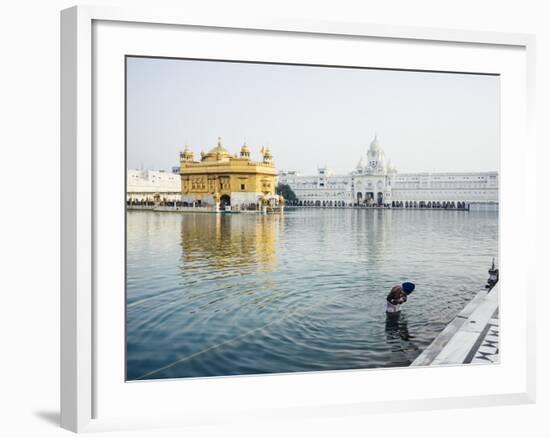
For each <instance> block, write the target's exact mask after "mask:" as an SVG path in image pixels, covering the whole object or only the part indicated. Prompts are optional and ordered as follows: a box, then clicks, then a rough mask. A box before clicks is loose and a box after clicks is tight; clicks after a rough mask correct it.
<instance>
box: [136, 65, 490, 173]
mask: <svg viewBox="0 0 550 438" xmlns="http://www.w3.org/2000/svg"><path fill="white" fill-rule="evenodd" d="M127 72H128V77H127V86H128V94H127V99H128V100H127V111H128V113H127V117H128V119H127V120H128V131H127V132H128V137H127V138H128V167H129V168H136V169H137V168H141V167H143V168H145V169H166V170H168V169H170V168H171V167H172V166H177V165H179V151H180V150H182V149H183V147H184V145H185V144H186V143H187V144H188V145H189V147H190V149H191V150H192V151H193V152H194V153H195V158H198V157H199V154H200V151H201V150H204V151H208V150H209V149H211V148H212V147H214V146H215V145H216V142H217V138H218V137H221V138H222V142H223V144H224V146H225V147H226V149H228V150H229V151H230V152H231V153H234V152H238V151H239V149H240V147H241V145H242V144H243V142H244V141H245V140H246V142H247V144H248V145H249V147H250V149H251V151H252V155H253V157H254V158H255V159H259V150H260V147H261V145H266V146H269V147H270V148H271V151H272V153H273V157H274V161H275V164H276V167H277V169H279V170H283V169H284V170H298V171H300V172H302V173H303V174H312V173H314V172H316V169H317V167H318V166H324V165H327V166H328V167H329V168H331V169H333V170H334V171H336V172H349V171H351V170H353V169H354V168H355V166H356V164H357V162H358V161H359V158H360V157H361V156H362V155H365V154H366V151H367V149H368V146H369V144H370V142H371V140H372V138H373V136H374V135H375V133H377V134H378V138H379V141H380V145H381V147H382V148H383V149H384V150H385V152H386V157H387V158H389V159H391V161H392V164H393V165H394V166H395V167H396V168H397V170H398V171H399V172H421V171H488V170H498V151H499V110H498V108H499V79H498V77H494V76H482V75H465V74H443V73H420V72H404V71H386V70H367V69H344V68H326V67H304V66H293V65H291V66H290V65H266V64H245V63H230V62H211V61H186V60H169V59H150V58H129V59H128V68H127Z"/></svg>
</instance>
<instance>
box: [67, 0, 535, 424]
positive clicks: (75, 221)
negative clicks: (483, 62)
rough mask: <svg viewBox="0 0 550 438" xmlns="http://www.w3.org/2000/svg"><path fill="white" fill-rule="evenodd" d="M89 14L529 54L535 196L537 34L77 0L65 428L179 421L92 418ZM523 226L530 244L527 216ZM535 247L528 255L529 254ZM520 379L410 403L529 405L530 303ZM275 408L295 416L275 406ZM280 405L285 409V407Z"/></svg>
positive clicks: (70, 20) (387, 406)
mask: <svg viewBox="0 0 550 438" xmlns="http://www.w3.org/2000/svg"><path fill="white" fill-rule="evenodd" d="M94 20H106V21H123V22H134V23H144V24H147V23H156V24H176V25H189V26H200V27H203V28H208V27H221V28H237V29H242V30H271V31H281V32H299V33H321V34H334V35H353V36H358V37H382V38H394V39H402V40H425V41H442V42H459V43H471V44H488V45H506V46H515V47H519V48H522V49H524V50H525V52H526V56H527V80H528V86H527V96H526V99H527V112H528V121H527V129H528V137H527V139H526V151H527V153H529V154H530V158H529V161H528V164H529V166H531V168H532V169H533V172H532V173H531V174H530V178H529V180H528V181H526V188H527V190H528V192H529V193H528V194H527V195H526V196H528V197H529V198H531V199H533V198H534V195H533V193H535V173H534V169H535V166H534V160H535V154H534V151H535V143H534V133H533V119H534V118H533V109H534V50H535V40H534V36H531V35H523V34H507V33H490V32H474V31H458V30H446V29H424V28H415V27H403V26H399V27H393V26H380V25H372V24H362V23H334V22H309V21H295V20H275V19H265V20H258V19H243V18H239V19H232V20H231V21H230V22H228V20H227V18H220V19H218V18H216V17H214V18H213V17H212V16H209V17H197V16H193V14H192V13H185V14H184V15H181V12H180V13H166V12H162V11H159V10H147V11H135V10H124V9H117V8H109V7H103V6H101V7H96V6H85V7H82V6H78V7H73V8H70V9H67V10H64V11H62V13H61V121H62V126H61V172H62V173H61V425H62V427H64V428H67V429H70V430H72V431H75V432H76V431H97V430H103V429H113V428H128V427H136V426H137V427H148V426H162V425H165V424H166V422H167V421H169V422H170V425H178V424H184V422H183V421H181V420H180V419H179V418H178V417H177V416H176V418H174V420H173V421H172V420H166V418H165V419H159V418H160V417H159V418H157V419H149V420H143V419H141V421H138V420H137V419H125V420H113V421H107V420H98V419H93V415H92V411H93V401H92V400H93V380H94V358H93V354H92V351H93V348H94V346H93V342H94V337H93V329H92V321H93V312H94V307H93V299H92V298H93V295H92V293H93V287H92V286H93V281H94V264H93V251H94V241H93V229H94V211H93V208H92V206H93V203H94V196H95V194H94V193H93V190H92V188H93V183H92V178H93V171H92V170H93V165H94V163H93V162H92V161H93V158H92V80H93V77H92V50H93V48H92V22H93V21H94ZM531 225H532V226H531V227H530V230H529V237H530V238H531V239H530V244H531V245H534V238H533V237H534V232H535V231H534V217H533V224H531ZM532 253H534V251H533V252H532ZM534 284H535V280H534V275H531V277H530V279H529V283H528V287H527V290H528V293H529V297H528V299H529V300H530V301H531V302H533V301H534V298H535V287H534ZM527 312H528V315H527V321H528V324H527V330H526V331H527V332H526V335H527V339H528V341H527V350H528V351H527V375H526V380H525V391H524V392H519V393H510V394H498V395H497V394H492V395H491V394H489V395H484V396H470V397H454V398H453V397H447V398H443V399H441V398H438V399H430V400H422V403H421V404H418V405H417V407H415V409H440V408H451V407H466V406H468V407H472V406H489V405H503V404H518V403H530V402H534V399H535V357H534V356H535V340H534V332H535V320H534V306H530V307H528V309H527ZM281 408H283V409H281V410H280V411H279V415H280V414H285V415H287V416H288V417H296V416H300V414H299V413H298V412H296V411H293V410H292V409H291V408H289V407H284V406H281ZM285 408H286V409H285ZM403 409H406V410H411V408H410V403H407V402H406V401H404V400H403V401H402V403H399V402H397V403H396V402H395V401H391V402H388V401H380V402H375V403H359V404H358V403H349V404H346V405H339V406H328V405H326V406H323V407H317V408H315V409H313V410H311V409H310V410H307V412H306V411H304V415H311V414H312V413H317V414H327V413H330V414H332V415H340V414H342V413H344V412H345V413H347V414H349V413H357V414H359V413H365V412H380V411H395V410H400V411H402V410H403Z"/></svg>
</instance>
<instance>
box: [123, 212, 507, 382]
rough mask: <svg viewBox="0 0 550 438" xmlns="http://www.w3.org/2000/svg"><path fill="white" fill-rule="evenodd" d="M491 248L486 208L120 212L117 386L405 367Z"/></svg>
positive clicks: (465, 293) (480, 279) (476, 278)
mask: <svg viewBox="0 0 550 438" xmlns="http://www.w3.org/2000/svg"><path fill="white" fill-rule="evenodd" d="M497 252H498V212H496V211H485V212H484V211H470V212H467V211H445V210H378V209H360V210H358V209H296V210H291V211H285V213H284V214H283V215H280V214H268V215H261V214H244V213H243V214H223V215H222V214H213V213H210V214H209V213H167V212H152V211H128V213H127V290H126V294H127V306H126V307H127V308H126V312H127V315H126V317H127V321H126V323H127V326H126V333H127V378H128V380H134V379H161V378H178V377H201V376H219V375H236V374H256V373H286V372H295V371H323V370H343V369H357V368H373V367H396V366H407V365H409V364H410V363H411V362H412V361H413V360H414V359H415V358H416V356H417V355H418V354H419V353H420V352H421V351H422V350H423V349H424V348H426V347H427V346H428V345H429V344H430V342H431V341H432V340H433V339H434V338H435V337H436V336H437V334H438V333H439V332H440V331H441V330H442V329H443V328H444V327H445V326H446V324H447V323H448V322H449V321H450V320H451V319H452V318H453V317H454V316H456V314H457V313H458V312H459V311H460V310H461V309H462V308H463V307H464V305H465V304H466V303H467V302H468V300H470V299H471V298H472V297H473V296H474V295H475V293H476V292H477V291H478V290H479V289H480V288H482V287H483V285H484V283H485V281H486V279H487V269H488V268H489V266H490V263H491V259H492V258H493V257H497V256H498V254H497ZM407 280H408V281H412V282H414V283H416V290H415V291H414V293H413V294H412V295H411V296H410V297H409V301H408V302H407V303H406V304H405V305H404V306H403V310H402V312H401V316H400V318H399V320H397V321H395V320H387V319H386V314H385V298H386V295H387V294H388V292H389V290H390V288H391V287H392V286H393V285H395V284H399V283H401V282H403V281H407Z"/></svg>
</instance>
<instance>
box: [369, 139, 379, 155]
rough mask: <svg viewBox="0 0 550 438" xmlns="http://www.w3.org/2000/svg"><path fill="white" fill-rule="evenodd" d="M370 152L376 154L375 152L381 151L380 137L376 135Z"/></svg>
mask: <svg viewBox="0 0 550 438" xmlns="http://www.w3.org/2000/svg"><path fill="white" fill-rule="evenodd" d="M369 150H371V151H373V152H375V151H376V152H378V151H379V150H380V144H379V143H378V136H377V135H375V136H374V139H373V140H372V141H371V143H370V148H369Z"/></svg>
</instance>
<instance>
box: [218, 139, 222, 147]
mask: <svg viewBox="0 0 550 438" xmlns="http://www.w3.org/2000/svg"><path fill="white" fill-rule="evenodd" d="M221 145H222V138H221V137H218V146H221Z"/></svg>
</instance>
